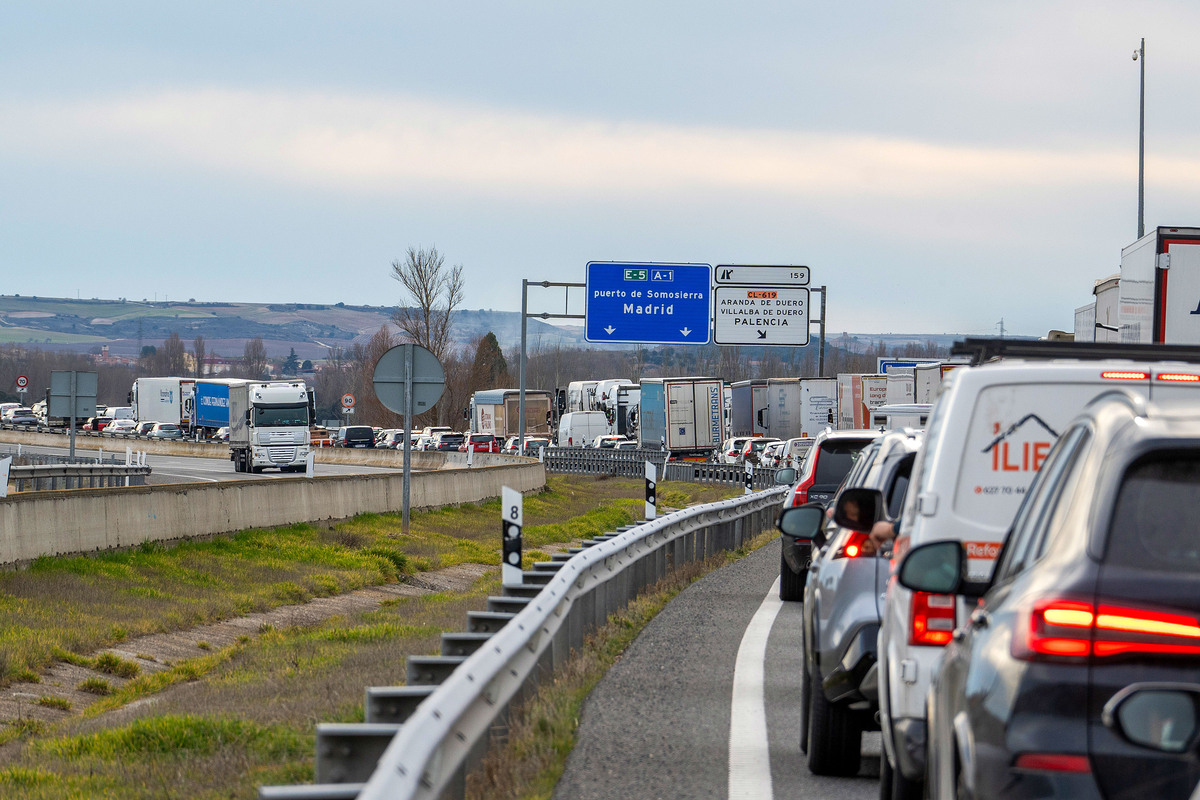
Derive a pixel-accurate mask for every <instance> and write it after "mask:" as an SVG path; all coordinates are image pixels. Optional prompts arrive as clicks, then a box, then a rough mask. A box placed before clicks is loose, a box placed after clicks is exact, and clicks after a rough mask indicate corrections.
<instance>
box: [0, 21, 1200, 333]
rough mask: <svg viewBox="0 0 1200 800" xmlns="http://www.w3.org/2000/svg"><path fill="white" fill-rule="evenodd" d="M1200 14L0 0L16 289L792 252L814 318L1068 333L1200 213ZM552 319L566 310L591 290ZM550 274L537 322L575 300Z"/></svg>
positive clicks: (47, 292)
mask: <svg viewBox="0 0 1200 800" xmlns="http://www.w3.org/2000/svg"><path fill="white" fill-rule="evenodd" d="M1197 33H1200V5H1198V4H1195V3H1186V2H1153V1H1149V2H1147V1H1146V0H1141V1H1140V2H1138V3H1129V2H1109V1H1108V0H1096V1H1094V2H1086V3H1085V2H1053V0H1038V2H1024V1H1023V0H1012V1H1010V2H1005V3H963V2H961V0H960V1H959V2H926V1H924V0H916V1H915V2H912V3H893V2H876V1H874V0H864V1H863V2H859V3H842V4H831V3H826V2H820V3H817V2H797V1H796V0H792V1H791V2H755V1H754V0H748V1H746V2H741V3H736V4H734V3H718V2H710V1H709V0H691V2H688V3H682V2H657V3H654V2H650V3H648V2H645V0H642V2H625V1H624V0H610V2H607V3H603V4H583V3H562V2H500V1H499V0H484V1H483V2H479V1H477V0H460V2H456V3H419V4H418V3H412V2H404V1H403V0H402V1H401V2H396V1H395V0H391V1H390V2H382V1H381V2H368V1H367V0H360V1H358V2H356V1H355V0H343V1H342V2H339V3H336V4H334V3H318V2H303V1H301V0H292V1H290V2H282V1H280V2H247V0H237V2H206V3H194V4H181V3H162V2H120V1H119V0H117V1H116V2H108V3H96V2H54V1H53V0H46V2H37V3H15V2H9V3H0V259H2V262H0V263H2V264H3V267H2V273H0V274H2V275H3V279H2V280H0V293H4V294H13V293H18V294H30V295H41V296H67V297H75V296H79V297H85V298H86V297H98V298H102V299H116V298H118V297H128V298H136V299H141V298H148V299H157V300H163V299H170V300H183V299H188V298H195V299H197V300H201V301H246V302H250V301H255V302H261V301H270V302H280V303H285V302H298V303H335V302H345V303H347V304H356V305H359V304H362V305H395V304H397V303H399V302H401V301H402V299H403V295H402V293H401V289H400V285H399V283H397V282H396V281H395V280H393V279H392V278H391V263H392V261H393V260H395V259H398V258H402V257H403V255H404V253H405V251H406V250H407V249H408V248H409V247H418V248H422V247H431V246H435V247H437V248H438V249H439V251H441V252H442V253H443V254H444V255H445V257H446V260H447V263H448V264H461V265H462V266H463V272H464V276H465V278H466V294H465V298H464V302H463V307H464V308H470V309H475V308H484V309H495V310H507V311H519V310H520V308H521V281H522V279H529V280H530V281H536V282H540V281H543V280H550V281H563V282H583V280H584V278H585V269H586V264H587V263H588V262H589V261H631V262H667V263H709V264H713V265H716V264H779V265H806V266H808V267H809V268H810V269H811V272H812V282H813V284H814V285H824V286H826V287H827V288H828V311H827V315H828V319H827V322H828V327H829V330H830V331H831V332H841V331H850V332H855V333H967V334H975V335H988V334H993V333H997V332H999V324H1000V322H1001V320H1003V325H1004V330H1005V332H1006V333H1012V334H1025V335H1044V334H1045V333H1046V332H1047V331H1048V330H1050V329H1053V328H1057V329H1065V330H1071V329H1072V328H1073V319H1074V318H1073V311H1074V309H1075V308H1076V307H1078V306H1081V305H1084V304H1085V303H1087V302H1089V301H1090V300H1091V299H1092V295H1091V289H1092V285H1093V282H1094V281H1095V280H1096V279H1098V278H1101V277H1105V276H1108V275H1110V274H1113V273H1115V272H1117V271H1118V267H1119V263H1120V252H1121V248H1122V247H1124V246H1126V245H1128V244H1130V243H1131V242H1133V241H1134V239H1136V238H1137V177H1138V161H1137V147H1138V100H1139V85H1138V78H1139V64H1138V63H1137V62H1134V61H1133V60H1132V58H1131V55H1132V53H1133V51H1134V50H1135V49H1136V48H1137V46H1138V43H1139V40H1140V38H1141V37H1145V38H1146V40H1147V42H1146V52H1147V58H1146V61H1145V66H1146V166H1145V185H1146V190H1145V196H1146V212H1145V220H1146V226H1147V228H1148V229H1151V228H1153V227H1154V226H1156V225H1200V156H1198V155H1197V154H1196V148H1195V144H1196V137H1195V130H1196V128H1197V124H1196V123H1197V121H1198V120H1197V117H1198V116H1200V80H1197V77H1198V76H1200V49H1198V48H1196V47H1195V46H1194V40H1195V37H1196V34H1197ZM572 298H573V299H572V301H571V305H572V308H571V309H569V310H571V311H572V312H576V313H578V312H579V311H580V310H581V309H582V294H581V293H577V294H574V295H572ZM562 305H563V303H562V295H561V291H550V290H546V289H541V288H534V289H532V290H531V291H530V294H529V307H530V310H532V311H539V310H542V311H551V312H553V311H559V310H562Z"/></svg>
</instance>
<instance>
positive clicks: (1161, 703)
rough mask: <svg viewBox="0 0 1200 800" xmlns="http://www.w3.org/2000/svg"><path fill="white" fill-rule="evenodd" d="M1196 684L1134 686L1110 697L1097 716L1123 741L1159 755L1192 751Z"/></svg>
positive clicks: (1197, 724) (1198, 696)
mask: <svg viewBox="0 0 1200 800" xmlns="http://www.w3.org/2000/svg"><path fill="white" fill-rule="evenodd" d="M1198 707H1200V685H1197V684H1194V683H1135V684H1132V685H1130V686H1126V687H1125V688H1124V689H1122V690H1121V691H1119V692H1117V693H1116V694H1114V695H1113V696H1112V697H1111V698H1110V699H1109V701H1108V702H1107V703H1105V704H1104V711H1103V713H1102V714H1101V717H1100V718H1101V719H1102V720H1103V722H1104V724H1105V726H1106V727H1108V728H1110V729H1112V730H1113V731H1115V732H1116V733H1117V735H1118V736H1120V737H1121V738H1122V739H1124V740H1125V741H1127V742H1130V743H1132V744H1135V745H1138V746H1139V747H1147V748H1150V749H1151V750H1158V751H1160V752H1163V753H1186V752H1189V751H1191V750H1194V749H1195V748H1196V745H1197V740H1198V739H1200V711H1198V710H1197V709H1198Z"/></svg>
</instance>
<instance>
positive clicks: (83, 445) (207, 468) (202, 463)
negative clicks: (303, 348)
mask: <svg viewBox="0 0 1200 800" xmlns="http://www.w3.org/2000/svg"><path fill="white" fill-rule="evenodd" d="M126 447H129V448H131V449H132V450H133V451H134V452H137V451H138V442H137V441H135V440H123V439H114V440H112V441H105V440H103V439H98V438H97V439H87V440H83V441H78V440H77V441H76V443H75V454H76V455H81V454H85V455H87V456H89V457H92V458H95V457H96V455H97V451H99V450H101V449H103V451H104V454H105V457H108V456H110V455H114V454H115V455H117V456H118V457H124V454H125V448H126ZM3 449H4V450H9V449H11V450H13V451H15V450H16V445H5V446H4V448H3ZM22 452H26V453H49V454H52V455H67V453H68V452H69V448H67V447H44V446H42V445H23V446H22ZM146 463H147V464H149V465H150V467H151V470H152V471H151V473H150V477H149V480H148V481H147V483H151V484H160V483H215V482H217V481H244V480H274V479H276V478H284V477H286V478H295V477H297V474H296V473H284V472H280V471H279V470H267V471H265V472H260V473H258V474H252V473H242V472H234V471H233V462H232V461H230V460H229V451H228V450H227V449H226V448H224V447H220V446H217V445H214V446H213V454H212V456H211V457H208V458H200V457H193V456H169V455H159V454H157V453H147V454H146ZM397 471H398V470H395V469H388V468H385V467H368V466H362V465H357V464H324V463H320V462H318V463H317V464H316V474H318V475H364V474H368V473H373V472H397ZM301 474H302V473H301Z"/></svg>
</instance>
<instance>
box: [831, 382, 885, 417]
mask: <svg viewBox="0 0 1200 800" xmlns="http://www.w3.org/2000/svg"><path fill="white" fill-rule="evenodd" d="M837 397H838V403H837V407H838V424H837V428H838V430H842V431H846V430H862V429H866V428H870V427H871V412H872V411H873V410H875V409H876V408H879V407H880V406H882V405H886V404H887V376H886V375H872V374H863V373H842V374H839V375H838V376H837Z"/></svg>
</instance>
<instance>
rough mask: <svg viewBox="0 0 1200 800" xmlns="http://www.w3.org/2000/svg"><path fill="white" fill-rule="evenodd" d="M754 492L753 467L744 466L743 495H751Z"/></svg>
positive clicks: (750, 465) (751, 465)
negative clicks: (744, 487) (744, 488)
mask: <svg viewBox="0 0 1200 800" xmlns="http://www.w3.org/2000/svg"><path fill="white" fill-rule="evenodd" d="M753 491H754V465H753V464H747V465H746V491H745V494H751V493H752V492H753Z"/></svg>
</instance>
